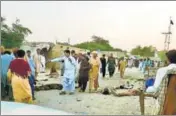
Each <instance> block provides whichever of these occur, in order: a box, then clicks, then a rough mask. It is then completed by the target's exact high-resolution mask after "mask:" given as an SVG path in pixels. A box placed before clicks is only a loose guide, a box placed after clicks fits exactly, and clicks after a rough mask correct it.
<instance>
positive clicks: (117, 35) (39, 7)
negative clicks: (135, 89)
mask: <svg viewBox="0 0 176 116" xmlns="http://www.w3.org/2000/svg"><path fill="white" fill-rule="evenodd" d="M1 16H4V17H5V18H6V19H7V23H8V24H11V23H12V22H14V21H15V19H16V17H17V18H19V19H20V21H21V24H23V25H24V26H26V27H28V28H30V29H31V30H32V32H33V34H32V35H30V36H28V37H27V38H26V39H27V40H28V41H47V42H48V41H51V42H55V41H56V39H57V41H61V42H64V41H65V42H66V41H67V40H68V38H70V39H71V44H75V43H80V42H83V41H91V36H92V35H97V36H101V37H104V38H105V39H107V40H109V41H110V44H111V45H112V46H113V47H117V48H121V49H125V50H130V49H132V48H134V47H135V46H137V45H141V46H146V45H153V46H155V47H156V48H157V49H159V50H162V49H163V48H164V38H165V36H164V35H162V34H161V33H162V32H165V31H167V30H168V25H169V23H170V22H169V17H170V16H171V17H172V20H173V22H174V23H175V25H173V26H172V33H173V34H172V35H171V45H170V48H176V1H155V2H154V1H2V2H1Z"/></svg>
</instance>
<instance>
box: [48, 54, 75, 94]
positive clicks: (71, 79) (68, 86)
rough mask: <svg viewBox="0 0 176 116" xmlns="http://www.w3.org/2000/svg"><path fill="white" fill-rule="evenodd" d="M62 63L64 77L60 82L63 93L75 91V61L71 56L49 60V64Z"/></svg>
mask: <svg viewBox="0 0 176 116" xmlns="http://www.w3.org/2000/svg"><path fill="white" fill-rule="evenodd" d="M61 61H64V76H63V80H62V83H63V84H62V85H63V90H64V91H70V92H74V91H75V74H76V65H77V64H76V60H75V58H73V57H72V56H69V57H65V56H64V57H59V58H55V59H53V60H51V62H61Z"/></svg>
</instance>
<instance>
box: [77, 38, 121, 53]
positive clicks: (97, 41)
mask: <svg viewBox="0 0 176 116" xmlns="http://www.w3.org/2000/svg"><path fill="white" fill-rule="evenodd" d="M91 39H92V41H91V42H83V43H80V44H76V45H74V46H75V47H78V48H82V49H88V50H90V51H94V50H101V51H120V52H123V50H122V49H119V48H113V47H112V46H111V45H110V44H109V41H108V40H106V39H104V38H103V37H99V36H96V35H93V36H92V37H91Z"/></svg>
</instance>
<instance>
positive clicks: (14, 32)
mask: <svg viewBox="0 0 176 116" xmlns="http://www.w3.org/2000/svg"><path fill="white" fill-rule="evenodd" d="M5 20H6V19H5V18H3V17H1V41H2V45H3V46H4V47H5V48H14V47H20V46H21V44H22V43H23V42H24V40H25V37H26V36H28V35H29V34H32V32H31V30H30V29H29V28H27V27H24V26H23V25H21V24H20V20H19V19H16V21H15V23H12V27H11V28H10V27H9V26H8V25H6V24H5Z"/></svg>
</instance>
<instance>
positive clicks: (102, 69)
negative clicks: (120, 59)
mask: <svg viewBox="0 0 176 116" xmlns="http://www.w3.org/2000/svg"><path fill="white" fill-rule="evenodd" d="M100 61H101V72H102V76H103V78H104V77H105V75H106V58H105V54H103V56H102V58H100Z"/></svg>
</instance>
